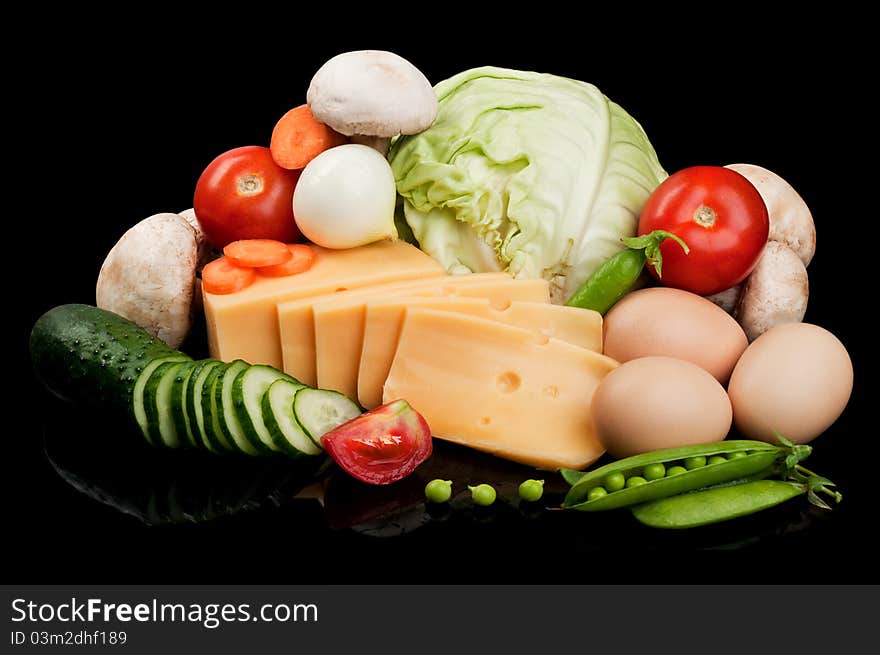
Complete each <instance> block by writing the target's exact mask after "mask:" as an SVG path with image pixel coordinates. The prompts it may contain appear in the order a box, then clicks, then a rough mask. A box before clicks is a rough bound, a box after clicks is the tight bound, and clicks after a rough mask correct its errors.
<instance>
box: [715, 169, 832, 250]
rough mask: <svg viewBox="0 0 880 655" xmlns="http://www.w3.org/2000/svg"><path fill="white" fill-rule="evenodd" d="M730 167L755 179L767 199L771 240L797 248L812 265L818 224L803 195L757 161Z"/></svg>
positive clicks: (756, 184) (747, 177)
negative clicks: (758, 164)
mask: <svg viewBox="0 0 880 655" xmlns="http://www.w3.org/2000/svg"><path fill="white" fill-rule="evenodd" d="M727 168H730V169H732V170H734V171H736V172H737V173H739V174H740V175H742V176H743V177H745V178H746V179H747V180H748V181H749V182H751V183H752V184H753V185H754V187H755V188H756V189H757V190H758V193H760V194H761V197H762V198H763V199H764V204H765V205H767V212H768V213H769V215H770V236H769V240H770V241H778V242H779V243H784V244H785V245H786V246H788V247H789V248H791V249H792V250H794V251H795V252H796V253H797V255H798V257H800V258H801V261H802V262H803V263H804V266H809V265H810V260H811V259H812V258H813V253H814V252H816V226H815V224H814V223H813V215H812V214H811V213H810V208H809V207H807V203H805V202H804V200H803V198H801V197H800V195H798V192H797V191H795V190H794V188H792V186H791V185H790V184H789V183H788V182H786V181H785V180H783V179H782V178H781V177H779V176H778V175H777V174H776V173H774V172H773V171H768V170H767V169H766V168H761V167H760V166H755V165H753V164H729V165H728V166H727Z"/></svg>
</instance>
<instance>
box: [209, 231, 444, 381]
mask: <svg viewBox="0 0 880 655" xmlns="http://www.w3.org/2000/svg"><path fill="white" fill-rule="evenodd" d="M312 247H313V248H314V250H315V253H316V258H315V263H314V264H313V265H312V267H311V268H310V269H309V270H308V271H305V272H304V273H299V274H297V275H288V276H285V277H277V278H270V277H259V276H258V277H257V279H256V281H255V282H254V283H253V284H252V285H250V286H249V287H247V288H246V289H242V290H241V291H237V292H235V293H230V294H224V295H215V294H212V293H203V298H204V304H205V320H206V322H207V328H208V349H209V351H210V353H211V357H214V358H216V359H220V360H223V361H227V362H228V361H232V360H234V359H243V360H245V361H247V362H250V363H251V364H268V365H270V366H274V367H276V368H281V365H282V358H281V340H280V336H279V331H278V314H277V309H276V305H277V304H278V303H279V302H284V301H288V300H297V299H300V298H308V297H314V296H318V295H321V294H326V293H333V292H334V291H344V290H347V289H355V288H360V287H365V286H369V285H374V284H384V283H387V282H394V281H399V280H408V279H415V278H427V277H439V276H441V275H445V271H444V270H443V267H442V266H440V264H439V263H438V262H436V261H435V260H434V259H433V258H431V257H430V256H429V255H426V254H425V253H423V252H422V251H421V250H419V249H418V248H416V247H415V246H412V245H410V244H408V243H406V242H403V241H382V242H378V243H373V244H370V245H368V246H362V247H360V248H351V249H349V250H328V249H325V248H320V247H318V246H312Z"/></svg>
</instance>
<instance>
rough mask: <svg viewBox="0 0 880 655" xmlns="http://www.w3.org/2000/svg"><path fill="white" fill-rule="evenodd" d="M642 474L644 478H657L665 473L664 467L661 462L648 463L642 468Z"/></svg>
mask: <svg viewBox="0 0 880 655" xmlns="http://www.w3.org/2000/svg"><path fill="white" fill-rule="evenodd" d="M642 475H643V476H644V477H645V479H646V480H659V479H660V478H662V477H663V476H664V475H666V467H665V466H663V464H662V462H657V463H656V464H648V465H647V466H646V467H645V468H643V469H642Z"/></svg>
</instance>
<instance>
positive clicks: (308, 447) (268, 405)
mask: <svg viewBox="0 0 880 655" xmlns="http://www.w3.org/2000/svg"><path fill="white" fill-rule="evenodd" d="M303 388H304V387H303V385H302V384H300V383H298V382H291V381H290V380H275V381H274V382H273V383H272V384H271V385H269V389H268V390H267V391H266V393H264V394H263V401H262V410H263V422H264V423H265V425H266V429H267V430H268V431H269V433H270V434H271V435H272V439H273V440H274V442H275V446H276V447H277V449H278V450H281V451H282V452H285V453H287V454H288V455H292V456H293V457H298V456H299V455H320V454H321V453H322V452H323V451H322V449H321V448H319V447H318V446H316V445H315V443H314V442H313V441H312V440H311V439H310V438H309V436H308V435H307V434H306V433H305V430H303V429H302V426H301V425H300V424H299V423H297V422H296V416H294V414H293V399H294V397H295V396H296V392H297V391H299V390H300V389H303Z"/></svg>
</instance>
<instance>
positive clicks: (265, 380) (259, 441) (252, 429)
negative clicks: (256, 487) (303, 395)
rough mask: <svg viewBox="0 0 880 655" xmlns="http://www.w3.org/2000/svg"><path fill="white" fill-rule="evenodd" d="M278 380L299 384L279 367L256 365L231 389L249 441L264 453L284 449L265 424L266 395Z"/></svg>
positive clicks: (231, 398) (232, 397)
mask: <svg viewBox="0 0 880 655" xmlns="http://www.w3.org/2000/svg"><path fill="white" fill-rule="evenodd" d="M276 380H287V381H288V382H291V383H293V384H299V381H298V380H296V379H295V378H292V377H290V376H289V375H287V374H285V373H282V372H281V371H279V370H278V369H276V368H272V367H271V366H263V365H256V366H251V367H250V368H248V369H247V370H246V371H243V372H242V373H240V374H239V375H238V376H237V377H236V378H235V382H234V383H233V385H232V389H231V394H230V400H231V402H232V403H233V404H234V406H235V410H236V413H237V414H238V417H239V419H240V422H241V428H242V430H243V432H244V434H245V435H246V437H247V439H248V440H249V441H250V442H251V443H252V444H253V445H254V446H255V447H256V448H257V449H258V451H261V452H279V451H280V450H281V449H280V448H279V447H278V445H277V444H276V443H275V439H274V438H273V437H272V433H271V432H270V431H269V429H268V428H267V427H266V424H265V422H264V421H263V404H262V401H263V396H264V395H265V393H266V391H267V390H268V389H269V387H270V386H271V385H272V383H273V382H275V381H276ZM224 400H226V398H225V397H224Z"/></svg>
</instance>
